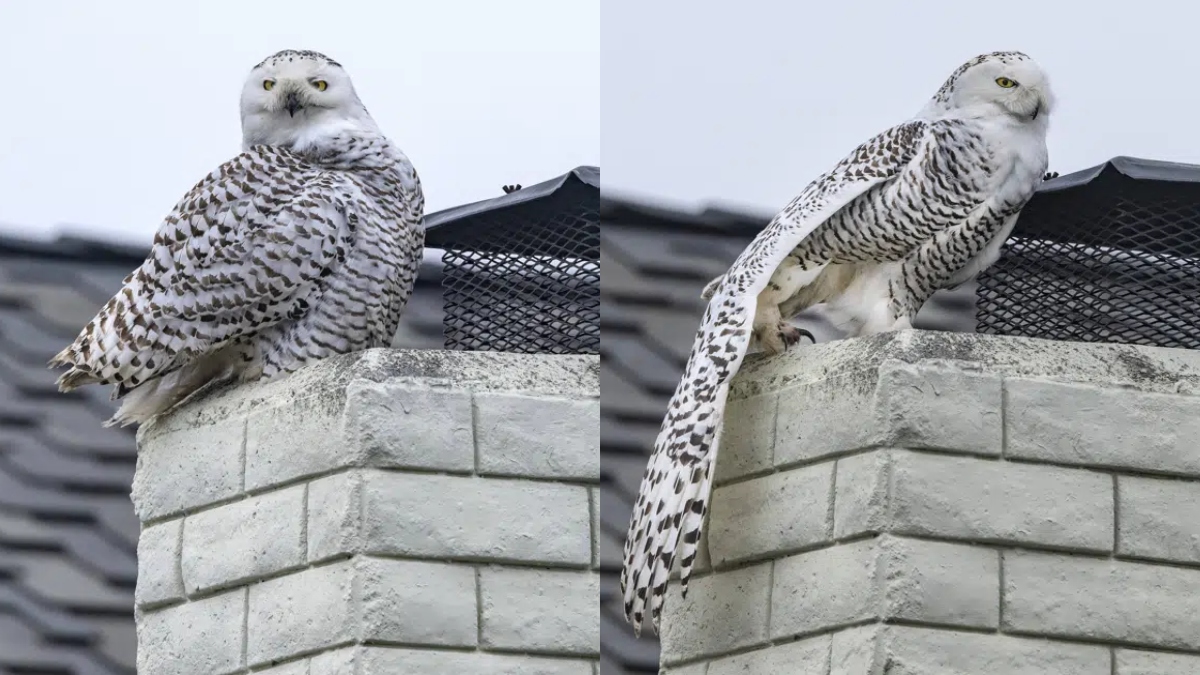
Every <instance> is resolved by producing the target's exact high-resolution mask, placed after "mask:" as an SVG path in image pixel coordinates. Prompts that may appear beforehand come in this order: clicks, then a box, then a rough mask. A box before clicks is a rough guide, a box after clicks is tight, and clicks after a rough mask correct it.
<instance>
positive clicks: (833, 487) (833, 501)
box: [825, 459, 841, 539]
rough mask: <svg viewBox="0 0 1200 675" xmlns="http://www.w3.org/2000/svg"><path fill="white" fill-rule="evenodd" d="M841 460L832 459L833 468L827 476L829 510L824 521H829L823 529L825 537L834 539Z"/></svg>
mask: <svg viewBox="0 0 1200 675" xmlns="http://www.w3.org/2000/svg"><path fill="white" fill-rule="evenodd" d="M840 461H841V460H837V459H835V460H833V461H832V462H830V463H831V464H833V468H832V469H831V470H830V472H829V473H830V476H829V512H828V514H827V515H826V522H827V523H829V524H828V525H827V526H826V529H825V538H826V539H834V538H835V535H836V532H837V525H836V523H834V518H835V517H836V514H837V475H838V464H839V462H840Z"/></svg>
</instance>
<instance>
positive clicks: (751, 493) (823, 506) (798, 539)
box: [709, 463, 833, 565]
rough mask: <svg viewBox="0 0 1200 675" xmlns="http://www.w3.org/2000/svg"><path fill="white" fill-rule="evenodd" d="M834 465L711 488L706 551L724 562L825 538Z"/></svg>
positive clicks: (829, 464) (822, 540)
mask: <svg viewBox="0 0 1200 675" xmlns="http://www.w3.org/2000/svg"><path fill="white" fill-rule="evenodd" d="M832 489H833V464H832V463H826V464H818V465H816V466H811V467H805V468H802V469H795V470H792V471H784V472H781V473H774V474H771V475H768V476H763V477H761V478H752V479H750V480H747V481H744V482H741V483H735V484H733V485H728V486H725V487H720V488H717V489H716V490H714V492H713V497H712V507H711V515H710V517H709V527H710V528H711V533H712V539H710V541H709V553H711V554H712V556H713V562H714V563H716V564H717V565H722V564H726V563H730V562H734V561H739V560H752V559H755V558H761V557H766V556H771V555H772V554H777V553H780V552H791V551H795V550H796V549H799V548H804V547H807V546H812V545H813V544H818V543H821V542H824V541H827V540H828V539H829V535H830V534H831V529H832V527H831V524H830V522H829V505H830V499H831V490H832Z"/></svg>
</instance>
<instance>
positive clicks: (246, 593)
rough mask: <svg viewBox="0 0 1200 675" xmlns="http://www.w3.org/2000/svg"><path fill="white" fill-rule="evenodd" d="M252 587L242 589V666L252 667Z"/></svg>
mask: <svg viewBox="0 0 1200 675" xmlns="http://www.w3.org/2000/svg"><path fill="white" fill-rule="evenodd" d="M249 654H250V587H249V586H245V587H243V589H242V667H243V668H249V667H250V662H249V661H250V656H249Z"/></svg>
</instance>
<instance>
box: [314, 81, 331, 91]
mask: <svg viewBox="0 0 1200 675" xmlns="http://www.w3.org/2000/svg"><path fill="white" fill-rule="evenodd" d="M312 84H313V86H314V87H316V88H317V91H325V90H326V89H328V88H329V83H328V82H326V81H325V80H315V81H313V83H312Z"/></svg>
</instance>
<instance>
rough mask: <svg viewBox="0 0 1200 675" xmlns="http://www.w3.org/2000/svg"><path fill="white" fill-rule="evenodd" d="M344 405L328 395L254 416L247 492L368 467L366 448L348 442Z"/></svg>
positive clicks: (248, 447) (250, 423)
mask: <svg viewBox="0 0 1200 675" xmlns="http://www.w3.org/2000/svg"><path fill="white" fill-rule="evenodd" d="M343 407H344V404H343V400H342V399H341V398H339V397H338V396H336V395H335V393H334V392H322V393H320V394H316V395H313V396H308V397H305V398H301V399H297V400H293V401H289V402H288V403H285V404H281V405H276V406H271V407H264V408H261V409H258V410H255V411H254V412H252V413H250V416H249V419H248V422H247V426H246V489H247V490H261V489H263V488H267V487H271V486H273V485H278V484H280V483H287V482H290V481H293V480H296V479H298V478H303V477H306V476H311V475H314V474H319V473H325V472H327V471H332V470H333V469H336V468H339V467H344V466H353V465H359V464H362V463H363V462H364V457H363V451H362V446H360V445H358V444H355V443H350V442H348V441H347V438H346V434H345V428H344V424H343Z"/></svg>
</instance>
